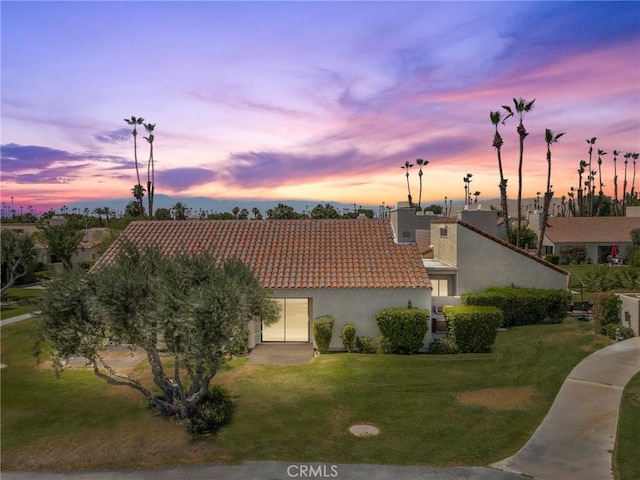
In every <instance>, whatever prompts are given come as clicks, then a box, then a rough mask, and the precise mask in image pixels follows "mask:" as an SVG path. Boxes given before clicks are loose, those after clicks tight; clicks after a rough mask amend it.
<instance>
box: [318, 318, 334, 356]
mask: <svg viewBox="0 0 640 480" xmlns="http://www.w3.org/2000/svg"><path fill="white" fill-rule="evenodd" d="M333 321H334V320H333V317H332V316H330V315H327V316H326V317H318V318H316V319H315V320H314V321H313V338H314V339H315V341H316V345H317V346H318V350H319V351H320V353H329V346H330V345H331V337H332V336H333Z"/></svg>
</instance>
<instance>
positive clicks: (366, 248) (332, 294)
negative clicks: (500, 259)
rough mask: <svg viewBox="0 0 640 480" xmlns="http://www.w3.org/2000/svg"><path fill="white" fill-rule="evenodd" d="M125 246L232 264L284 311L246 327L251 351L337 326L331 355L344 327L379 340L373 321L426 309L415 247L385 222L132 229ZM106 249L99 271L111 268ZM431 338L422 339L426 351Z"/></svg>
mask: <svg viewBox="0 0 640 480" xmlns="http://www.w3.org/2000/svg"><path fill="white" fill-rule="evenodd" d="M121 238H122V239H123V240H124V241H132V242H135V243H138V244H148V245H157V246H158V247H159V248H160V249H161V250H162V251H163V252H165V253H167V254H172V253H175V252H177V251H180V250H187V251H191V252H199V251H204V250H209V249H210V250H212V251H213V252H214V253H215V254H216V255H217V256H218V257H219V258H220V259H227V258H238V259H240V260H242V261H243V262H245V263H246V264H247V265H248V266H250V267H251V269H252V270H253V272H254V274H255V275H256V276H257V277H258V278H259V279H260V281H261V283H262V285H263V287H265V288H268V289H270V290H271V291H272V292H273V298H275V299H276V300H277V302H278V303H279V304H280V305H281V306H282V312H281V317H280V320H279V321H278V322H277V323H275V324H272V325H269V326H263V325H261V323H260V322H259V321H255V322H254V324H253V325H252V326H251V332H250V338H249V347H250V348H253V347H254V346H255V345H256V344H257V343H262V342H303V343H310V342H312V334H311V326H312V320H313V319H314V318H317V317H321V316H324V315H331V316H333V317H334V318H335V324H334V329H333V340H332V343H331V348H332V349H341V348H342V341H341V339H340V333H341V331H342V326H343V325H345V324H347V323H351V324H354V325H355V326H356V329H357V334H358V335H359V336H369V337H373V338H376V337H377V336H378V327H377V325H376V322H375V318H374V316H375V314H376V312H378V311H379V310H381V309H383V308H388V307H406V306H407V305H408V303H409V301H410V302H411V304H412V305H413V306H414V307H415V308H421V309H427V310H430V309H431V283H430V281H429V277H428V275H427V272H426V270H425V269H424V266H423V265H422V259H421V256H420V253H419V252H418V249H417V247H416V244H415V243H411V242H410V243H397V242H396V241H395V240H394V235H393V230H392V228H391V224H390V222H389V220H387V219H360V218H359V219H336V220H328V219H327V220H256V221H240V220H186V221H180V222H163V221H145V222H133V223H131V224H130V225H129V226H128V227H127V228H126V229H125V230H124V232H123V233H122V235H121ZM117 249H118V244H117V243H116V244H114V245H112V246H111V247H110V248H109V249H107V251H106V252H105V254H104V255H103V257H102V259H101V260H100V261H99V264H102V263H103V262H104V263H108V262H109V261H112V260H113V258H114V256H115V255H116V253H117ZM429 341H430V337H429V336H427V337H426V341H425V345H428V343H429Z"/></svg>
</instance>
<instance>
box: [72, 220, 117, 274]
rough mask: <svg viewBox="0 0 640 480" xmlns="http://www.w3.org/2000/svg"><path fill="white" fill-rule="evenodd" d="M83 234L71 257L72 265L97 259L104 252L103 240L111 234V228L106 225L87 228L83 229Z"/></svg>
mask: <svg viewBox="0 0 640 480" xmlns="http://www.w3.org/2000/svg"><path fill="white" fill-rule="evenodd" d="M82 234H83V236H82V240H80V244H79V245H78V250H76V253H75V254H74V255H73V257H71V264H72V265H80V264H81V263H83V262H95V261H97V260H98V259H99V258H100V255H102V253H103V247H102V245H103V242H104V241H105V240H106V239H107V238H108V237H109V235H111V229H109V228H106V227H96V228H87V229H84V230H82Z"/></svg>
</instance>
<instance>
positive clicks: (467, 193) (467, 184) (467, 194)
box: [462, 173, 473, 205]
mask: <svg viewBox="0 0 640 480" xmlns="http://www.w3.org/2000/svg"><path fill="white" fill-rule="evenodd" d="M471 177H473V175H472V174H471V173H467V175H466V176H464V177H462V181H463V182H464V204H465V205H469V204H470V203H471V182H472V181H473V180H471Z"/></svg>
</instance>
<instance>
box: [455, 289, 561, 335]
mask: <svg viewBox="0 0 640 480" xmlns="http://www.w3.org/2000/svg"><path fill="white" fill-rule="evenodd" d="M462 304H463V305H479V306H486V307H497V308H499V309H500V310H502V313H503V315H504V324H503V326H504V327H511V326H513V325H530V324H534V323H541V322H543V321H545V319H551V320H553V321H561V320H562V319H563V318H564V317H565V316H566V314H567V311H568V310H569V308H570V307H571V293H570V292H568V291H565V290H552V289H539V288H522V287H490V288H487V289H485V290H483V291H482V292H467V293H463V294H462Z"/></svg>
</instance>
